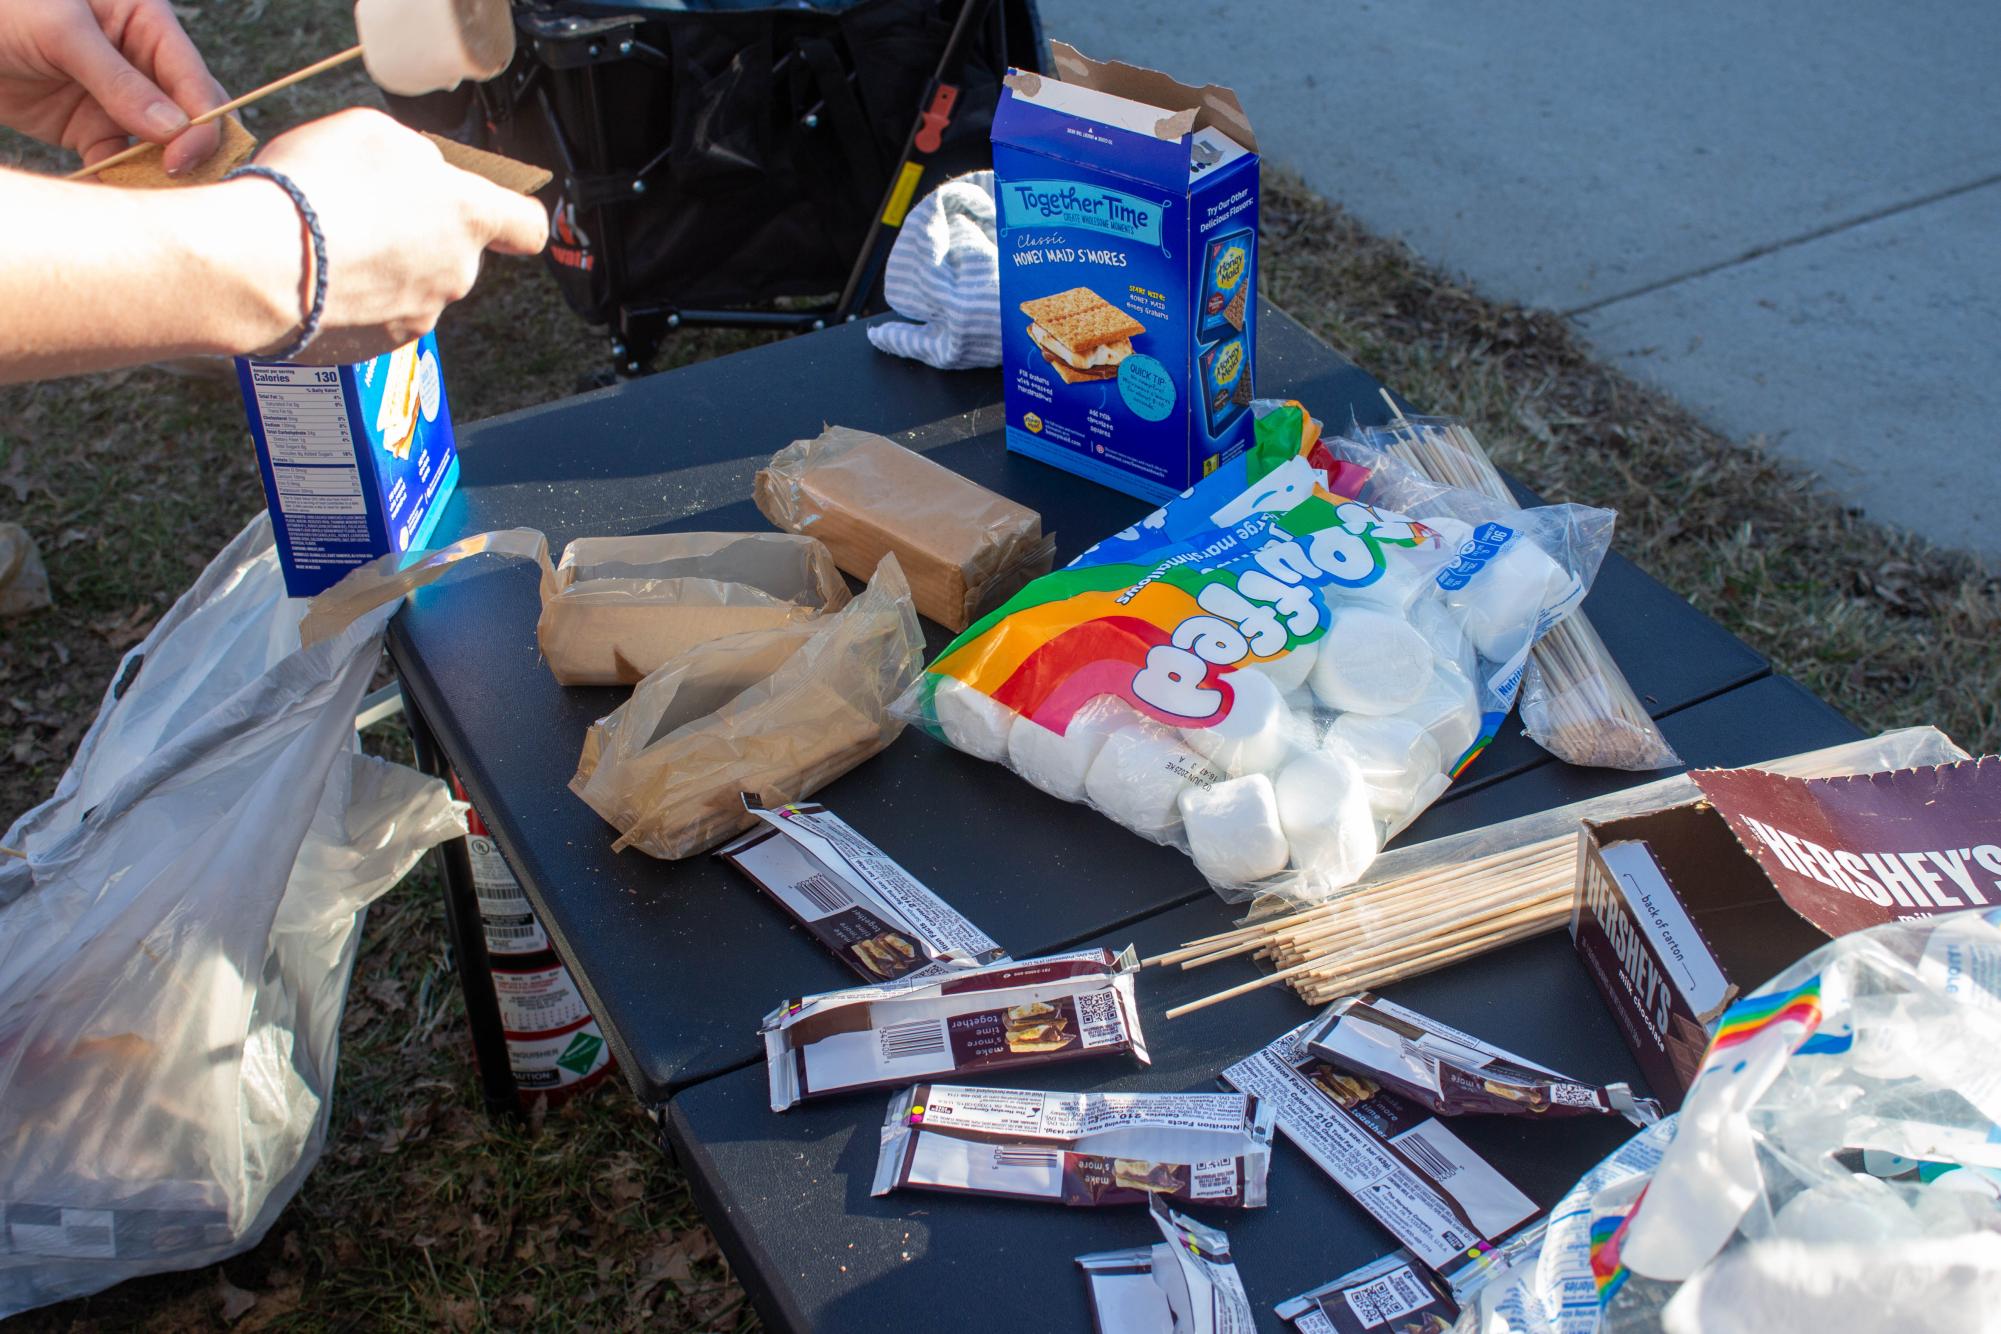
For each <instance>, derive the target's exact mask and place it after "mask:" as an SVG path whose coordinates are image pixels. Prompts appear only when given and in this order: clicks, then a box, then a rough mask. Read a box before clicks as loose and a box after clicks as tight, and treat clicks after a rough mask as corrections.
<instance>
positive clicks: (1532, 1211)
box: [1223, 1021, 1542, 1302]
mask: <svg viewBox="0 0 2001 1334" xmlns="http://www.w3.org/2000/svg"><path fill="white" fill-rule="evenodd" d="M1313 1026H1314V1025H1313V1022H1311V1021H1309V1022H1308V1023H1304V1024H1301V1025H1300V1026H1299V1027H1298V1028H1295V1029H1293V1030H1292V1031H1291V1032H1289V1033H1287V1034H1285V1035H1284V1036H1282V1037H1280V1038H1279V1039H1278V1040H1277V1041H1276V1042H1273V1043H1272V1044H1271V1045H1270V1046H1268V1047H1265V1048H1264V1049H1262V1050H1261V1051H1257V1052H1253V1053H1252V1054H1251V1055H1249V1056H1247V1057H1245V1058H1244V1059H1243V1060H1241V1061H1239V1062H1237V1063H1236V1064H1235V1065H1233V1066H1231V1067H1230V1068H1229V1069H1227V1070H1225V1071H1223V1081H1224V1083H1226V1084H1227V1085H1229V1087H1231V1088H1234V1089H1237V1090H1239V1091H1241V1092H1244V1093H1255V1094H1257V1095H1258V1097H1260V1098H1262V1099H1264V1100H1265V1101H1267V1102H1270V1103H1271V1104H1272V1105H1273V1108H1274V1110H1275V1111H1276V1112H1277V1113H1278V1128H1279V1130H1280V1131H1282V1132H1283V1133H1284V1134H1285V1137H1286V1138H1287V1139H1289V1140H1291V1141H1292V1142H1293V1143H1294V1144H1297V1145H1298V1146H1299V1148H1300V1150H1301V1151H1302V1152H1303V1153H1305V1154H1306V1156H1307V1157H1308V1158H1311V1159H1312V1160H1313V1161H1314V1162H1315V1163H1316V1164H1318V1166H1319V1167H1320V1170H1321V1171H1323V1172H1325V1173H1327V1175H1328V1176H1330V1177H1332V1178H1334V1182H1335V1184H1336V1185H1338V1186H1340V1187H1341V1189H1343V1190H1345V1191H1347V1192H1348V1194H1349V1195H1351V1196H1353V1197H1354V1200H1355V1202H1356V1203H1357V1204H1359V1205H1361V1206H1362V1207H1363V1208H1364V1209H1366V1210H1368V1211H1369V1213H1370V1214H1372V1215H1374V1216H1375V1219H1376V1221H1377V1222H1379V1223H1381V1224H1382V1225H1383V1226H1384V1227H1385V1228H1388V1229H1389V1231H1390V1233H1391V1234H1392V1235H1393V1236H1395V1237H1396V1239H1397V1240H1398V1241H1400V1242H1402V1243H1403V1244H1404V1245H1405V1246H1408V1247H1409V1248H1410V1249H1411V1251H1412V1252H1413V1253H1414V1254H1416V1256H1417V1257H1418V1258H1419V1259H1420V1260H1422V1261H1424V1263H1426V1264H1428V1265H1430V1266H1431V1267H1432V1269H1433V1270H1435V1271H1437V1273H1438V1276H1439V1277H1440V1278H1442V1279H1444V1280H1445V1283H1446V1286H1447V1287H1449V1288H1450V1289H1451V1291H1452V1295H1453V1297H1454V1299H1455V1300H1458V1301H1461V1302H1463V1301H1465V1300H1466V1299H1467V1298H1468V1297H1470V1296H1471V1295H1472V1294H1473V1293H1475V1292H1477V1291H1479V1289H1480V1288H1481V1287H1482V1286H1483V1285H1484V1284H1485V1283H1486V1281H1487V1280H1488V1279H1489V1278H1491V1277H1492V1276H1493V1275H1494V1274H1496V1273H1498V1272H1499V1271H1501V1270H1503V1269H1505V1268H1507V1267H1508V1265H1510V1264H1512V1263H1513V1262H1514V1261H1515V1260H1516V1259H1517V1258H1518V1257H1519V1256H1521V1255H1522V1254H1525V1253H1526V1252H1527V1251H1528V1250H1529V1249H1531V1248H1533V1247H1534V1246H1535V1245H1537V1244H1538V1243H1539V1240H1540V1237H1541V1233H1542V1219H1541V1216H1540V1212H1539V1211H1538V1210H1537V1208H1536V1205H1535V1201H1533V1200H1531V1199H1530V1198H1529V1197H1528V1196H1526V1195H1524V1194H1523V1193H1522V1192H1521V1190H1520V1188H1519V1187H1517V1186H1516V1185H1515V1184H1514V1183H1513V1182H1512V1181H1509V1180H1508V1179H1507V1178H1506V1177H1504V1176H1502V1175H1501V1174H1500V1172H1499V1171H1497V1170H1496V1169H1495V1168H1494V1166H1493V1165H1492V1164H1491V1163H1489V1162H1488V1161H1487V1160H1486V1159H1484V1158H1482V1157H1480V1155H1479V1154H1477V1153H1475V1152H1474V1151H1473V1150H1472V1149H1471V1148H1470V1147H1469V1146H1468V1145H1467V1144H1466V1142H1465V1141H1464V1140H1462V1139H1460V1138H1459V1137H1458V1136H1457V1135H1455V1134H1453V1133H1452V1132H1451V1131H1450V1130H1448V1129H1446V1127H1445V1124H1444V1122H1442V1121H1440V1120H1439V1119H1438V1118H1437V1117H1435V1116H1433V1115H1432V1114H1431V1113H1430V1112H1429V1111H1428V1110H1426V1109H1425V1108H1423V1107H1421V1106H1419V1105H1418V1104H1416V1103H1414V1102H1412V1101H1410V1100H1409V1099H1408V1098H1403V1097H1400V1096H1398V1095H1397V1094H1395V1093H1391V1092H1390V1091H1389V1090H1387V1089H1385V1088H1383V1087H1382V1086H1380V1085H1378V1084H1377V1083H1376V1082H1375V1081H1374V1080H1371V1079H1368V1078H1366V1077H1364V1076H1362V1075H1354V1074H1350V1073H1348V1072H1347V1071H1345V1070H1342V1069H1340V1068H1339V1067H1338V1066H1334V1065H1330V1064H1329V1063H1327V1062H1326V1061H1324V1060H1322V1059H1320V1058H1319V1057H1318V1056H1315V1055H1314V1054H1313V1053H1312V1052H1310V1051H1308V1050H1307V1047H1306V1034H1307V1031H1308V1030H1309V1029H1311V1028H1312V1027H1313Z"/></svg>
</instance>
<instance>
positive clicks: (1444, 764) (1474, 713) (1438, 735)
mask: <svg viewBox="0 0 2001 1334" xmlns="http://www.w3.org/2000/svg"><path fill="white" fill-rule="evenodd" d="M1394 716H1396V717H1398V718H1405V719H1408V720H1409V721H1411V722H1414V723H1416V724H1417V725H1418V726H1419V727H1422V728H1423V729H1424V730H1425V731H1426V732H1429V733H1430V734H1431V739H1432V741H1433V742H1434V743H1435V744H1436V745H1437V746H1438V758H1439V764H1440V767H1441V768H1449V767H1450V766H1452V765H1453V764H1456V763H1458V761H1459V757H1460V756H1462V755H1464V754H1465V753H1466V751H1467V748H1468V747H1470V746H1471V745H1472V744H1473V743H1474V742H1475V741H1477V740H1478V739H1479V737H1480V701H1479V697H1478V696H1476V695H1475V694H1474V693H1473V684H1472V682H1470V681H1468V680H1467V679H1466V678H1465V677H1463V676H1461V675H1460V674H1459V673H1458V672H1457V671H1455V670H1454V669H1453V667H1452V665H1451V664H1450V663H1440V664H1439V665H1438V670H1437V671H1435V672H1433V673H1432V674H1431V680H1430V681H1429V682H1427V683H1426V685H1425V688H1424V693H1423V694H1422V695H1420V696H1418V699H1417V703H1415V704H1413V705H1411V706H1410V707H1409V708H1407V709H1404V710H1402V711H1400V712H1398V713H1397V714H1396V715H1394Z"/></svg>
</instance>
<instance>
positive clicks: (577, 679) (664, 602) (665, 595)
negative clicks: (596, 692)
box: [299, 528, 848, 686]
mask: <svg viewBox="0 0 2001 1334" xmlns="http://www.w3.org/2000/svg"><path fill="white" fill-rule="evenodd" d="M479 555H495V556H514V557H519V558H521V559H525V560H529V561H533V562H534V563H535V564H536V565H537V566H538V567H539V568H540V570H541V591H542V614H541V616H540V617H539V618H538V619H537V620H536V623H535V633H536V639H537V641H538V642H539V643H540V645H541V648H542V656H543V658H544V659H546V660H547V662H548V664H549V670H550V672H551V673H552V674H553V675H554V676H555V678H556V680H557V681H558V682H560V683H561V684H563V685H566V686H578V685H631V684H633V683H634V682H636V681H638V680H640V679H641V678H643V677H645V676H646V675H647V674H648V673H650V672H653V671H656V670H658V669H659V668H660V667H662V666H664V665H665V664H666V663H667V662H668V661H669V660H670V659H672V658H673V657H674V656H675V655H676V654H679V653H683V652H686V651H687V650H688V649H690V648H693V647H695V646H696V645H698V644H705V643H708V642H710V641H712V640H716V639H720V638H723V637H725V636H728V635H734V634H744V633H748V632H752V631H760V630H775V629H778V628H781V627H783V626H788V625H798V624H804V623H806V622H808V621H811V620H813V619H814V618H816V617H818V616H820V615H822V614H824V613H826V612H831V611H838V610H839V609H840V608H842V607H844V606H846V605H847V602H848V585H847V581H846V580H844V579H842V578H841V573H840V571H839V569H837V568H836V567H835V565H834V558H833V556H832V555H831V554H830V553H829V552H828V550H827V549H826V547H824V546H822V545H821V544H820V543H819V542H816V541H814V540H813V539H812V538H810V537H797V536H794V535H792V534H789V533H655V534H647V535H642V536H638V537H580V538H578V539H577V540H576V541H574V542H572V543H570V545H569V546H568V547H566V548H564V550H563V559H562V562H561V563H560V564H558V565H554V566H552V565H550V564H549V543H548V541H547V539H545V538H544V537H543V536H542V534H541V533H539V532H537V531H535V530H534V529H532V528H508V529H502V530H497V531H494V532H490V533H476V534H474V535H473V536H471V537H463V538H460V539H459V540H458V541H456V542H453V543H452V544H451V545H449V546H444V547H438V548H436V549H433V550H429V551H406V552H403V553H401V554H398V555H388V556H383V557H381V558H380V559H377V560H374V561H371V562H370V563H368V564H367V565H364V566H362V567H361V568H359V569H357V570H354V571H352V572H351V573H349V574H348V575H347V577H346V578H344V579H342V580H341V581H340V582H339V583H337V584H335V585H334V586H333V587H332V588H329V589H328V590H327V591H326V592H324V593H322V594H320V595H319V596H318V597H316V598H314V599H313V600H312V604H311V606H310V607H309V608H308V610H307V612H306V616H305V619H304V621H303V622H302V623H301V624H300V627H299V638H300V643H301V645H302V646H303V647H308V648H310V647H311V646H312V645H314V644H316V643H318V642H319V641H320V640H322V639H327V638H330V637H332V636H333V635H335V634H338V633H339V632H340V631H341V630H343V629H345V628H346V627H347V626H348V625H350V624H352V623H353V622H354V621H355V620H356V619H357V618H359V617H360V616H362V615H364V614H365V613H367V612H369V611H371V610H373V609H374V608H376V607H379V606H382V605H383V604H384V603H387V602H393V601H395V600H396V599H398V598H401V597H403V596H404V595H405V594H406V593H410V592H413V591H415V590H416V589H419V588H422V587H424V586H425V585H426V584H430V583H434V582H436V581H437V580H438V579H440V578H442V577H443V576H444V575H445V574H446V573H447V572H449V571H450V570H451V569H452V568H453V567H454V566H456V565H457V564H458V563H459V562H460V561H463V560H467V559H469V558H471V557H473V556H479Z"/></svg>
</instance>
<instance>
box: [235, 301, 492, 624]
mask: <svg viewBox="0 0 2001 1334" xmlns="http://www.w3.org/2000/svg"><path fill="white" fill-rule="evenodd" d="M236 378H237V382H238V383H239V384H240V385H241V386H242V388H243V406H244V410H245V411H246V412H247V413H248V414H249V416H250V431H251V434H252V435H254V436H255V437H256V439H257V467H258V469H259V471H261V472H262V473H263V474H264V498H265V501H266V503H267V504H268V505H269V506H270V509H271V529H272V532H273V535H274V536H275V537H276V539H277V543H278V559H279V562H280V564H281V565H282V566H283V567H284V571H285V591H286V592H288V593H290V594H291V595H292V596H293V597H295V598H303V597H311V596H313V595H314V594H315V593H320V592H324V591H325V590H326V589H328V588H331V587H333V585H335V584H337V583H339V582H340V581H341V578H342V576H344V575H346V574H347V572H348V571H349V570H352V569H354V568H356V567H357V566H361V565H366V564H368V562H370V561H372V560H374V559H375V558H376V557H378V556H386V555H388V554H390V553H391V552H404V551H409V550H411V549H413V548H417V547H422V546H423V545H424V544H425V543H426V542H428V541H429V540H430V536H431V530H432V529H433V528H435V527H436V526H437V522H438V515H439V514H441V513H442V512H443V511H444V508H445V501H446V500H448V499H449V498H450V497H451V494H452V488H453V487H454V486H456V485H457V484H458V478H459V456H458V450H457V449H456V448H455V447H454V444H453V440H452V410H451V405H450V404H449V403H448V402H446V400H445V379H444V375H443V373H442V372H440V371H439V369H438V340H437V337H436V335H434V334H425V335H424V336H423V337H422V338H419V339H418V340H417V341H416V342H414V343H406V344H404V345H403V346H402V347H399V348H397V349H396V350H395V351H394V352H388V353H385V354H383V355H382V356H379V357H376V358H375V359H374V360H373V361H358V362H354V363H352V364H350V365H346V366H298V365H294V364H292V363H291V362H287V361H257V360H254V359H252V358H247V357H238V358H237V359H236Z"/></svg>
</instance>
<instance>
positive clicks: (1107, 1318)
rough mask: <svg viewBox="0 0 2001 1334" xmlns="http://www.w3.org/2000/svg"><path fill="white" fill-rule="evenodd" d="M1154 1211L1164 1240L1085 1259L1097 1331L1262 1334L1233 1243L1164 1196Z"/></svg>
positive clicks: (1081, 1263) (1081, 1260)
mask: <svg viewBox="0 0 2001 1334" xmlns="http://www.w3.org/2000/svg"><path fill="white" fill-rule="evenodd" d="M1147 1208H1148V1211H1149V1212H1150V1213H1151V1214H1152V1216H1153V1221H1154V1224H1155V1225H1156V1226H1157V1227H1158V1228H1159V1229H1160V1234H1161V1236H1162V1237H1163V1238H1164V1240H1162V1241H1159V1242H1156V1243H1155V1244H1154V1245H1152V1246H1135V1247H1133V1248H1131V1249H1130V1250H1123V1251H1098V1252H1096V1253H1094V1254H1091V1255H1080V1256H1078V1257H1077V1268H1079V1269H1081V1270H1082V1271H1083V1272H1084V1283H1085V1286H1086V1287H1088V1288H1089V1289H1090V1292H1091V1317H1092V1324H1093V1325H1094V1326H1095V1327H1096V1328H1097V1329H1099V1330H1101V1331H1103V1332H1104V1334H1156V1331H1157V1332H1158V1334H1255V1331H1256V1329H1257V1322H1256V1316H1255V1315H1254V1314H1253V1313H1252V1311H1251V1299H1250V1298H1249V1296H1247V1295H1246V1294H1245V1292H1244V1281H1243V1280H1242V1279H1241V1278H1239V1277H1238V1276H1237V1264H1236V1261H1235V1260H1234V1259H1233V1258H1232V1257H1231V1255H1230V1239H1229V1238H1228V1237H1227V1236H1225V1235H1223V1233H1222V1232H1220V1231H1218V1230H1217V1229H1215V1228H1213V1227H1205V1226H1203V1225H1202V1224H1201V1223H1198V1222H1196V1221H1195V1220H1194V1219H1192V1218H1189V1217H1187V1216H1185V1215H1183V1214H1178V1213H1175V1212H1174V1211H1173V1210H1172V1209H1169V1208H1168V1207H1167V1205H1166V1204H1164V1203H1163V1202H1162V1201H1161V1199H1160V1197H1159V1196H1157V1195H1156V1196H1154V1197H1152V1198H1151V1199H1150V1200H1148V1202H1147Z"/></svg>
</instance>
